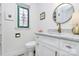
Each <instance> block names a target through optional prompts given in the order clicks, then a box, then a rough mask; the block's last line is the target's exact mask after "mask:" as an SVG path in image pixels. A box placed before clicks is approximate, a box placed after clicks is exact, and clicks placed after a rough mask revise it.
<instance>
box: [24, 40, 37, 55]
mask: <svg viewBox="0 0 79 59" xmlns="http://www.w3.org/2000/svg"><path fill="white" fill-rule="evenodd" d="M35 45H36V42H35V41H30V42H28V43H26V44H25V46H26V53H25V54H26V55H28V56H33V55H35Z"/></svg>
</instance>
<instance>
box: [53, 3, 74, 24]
mask: <svg viewBox="0 0 79 59" xmlns="http://www.w3.org/2000/svg"><path fill="white" fill-rule="evenodd" d="M73 12H74V8H73V5H72V4H70V3H62V4H60V5H59V6H57V7H56V8H55V10H54V13H53V19H54V21H55V22H56V23H60V24H63V23H66V22H67V21H69V20H70V19H71V18H72V14H73Z"/></svg>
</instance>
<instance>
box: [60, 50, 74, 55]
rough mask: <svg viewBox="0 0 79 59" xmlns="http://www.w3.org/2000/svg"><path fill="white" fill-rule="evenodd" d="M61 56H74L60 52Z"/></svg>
mask: <svg viewBox="0 0 79 59" xmlns="http://www.w3.org/2000/svg"><path fill="white" fill-rule="evenodd" d="M60 56H72V55H71V54H69V53H67V52H65V51H60Z"/></svg>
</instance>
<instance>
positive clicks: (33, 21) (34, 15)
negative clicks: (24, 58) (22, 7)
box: [2, 3, 38, 55]
mask: <svg viewBox="0 0 79 59" xmlns="http://www.w3.org/2000/svg"><path fill="white" fill-rule="evenodd" d="M27 5H29V6H30V17H29V18H30V28H28V29H23V28H22V29H18V28H17V23H16V22H17V12H16V11H17V6H16V4H15V3H13V4H12V3H4V4H2V7H3V10H2V11H3V13H5V12H7V13H6V15H7V14H8V13H11V14H12V21H7V20H6V17H5V14H3V19H2V20H3V21H2V23H3V25H2V28H3V29H2V31H3V39H2V52H3V55H18V54H21V53H23V52H24V51H25V43H27V42H28V41H31V40H33V39H34V32H35V28H36V26H37V22H38V7H37V5H36V4H29V3H28V4H27ZM15 33H21V37H20V38H15Z"/></svg>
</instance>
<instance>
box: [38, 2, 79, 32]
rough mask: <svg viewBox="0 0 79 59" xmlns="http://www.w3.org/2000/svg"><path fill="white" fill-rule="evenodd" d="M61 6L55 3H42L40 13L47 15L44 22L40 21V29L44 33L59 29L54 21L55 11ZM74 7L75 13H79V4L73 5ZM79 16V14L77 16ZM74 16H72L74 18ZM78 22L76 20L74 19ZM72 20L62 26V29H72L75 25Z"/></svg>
mask: <svg viewBox="0 0 79 59" xmlns="http://www.w3.org/2000/svg"><path fill="white" fill-rule="evenodd" d="M58 5H59V3H57V4H55V3H43V4H42V3H40V5H39V7H40V13H41V12H45V13H46V18H45V19H44V20H41V21H40V23H39V24H40V26H39V27H40V28H41V29H42V30H44V31H47V30H48V29H57V25H56V23H55V22H54V21H53V17H52V16H53V11H54V9H55V8H56V7H57V6H58ZM72 5H73V6H74V9H75V12H77V11H78V12H79V4H78V3H73V4H72ZM77 15H78V14H77ZM73 17H74V16H72V18H73ZM74 20H76V19H74ZM72 23H73V22H72V19H71V20H70V21H69V22H67V23H65V24H63V25H61V26H62V29H72V27H73V25H72Z"/></svg>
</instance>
